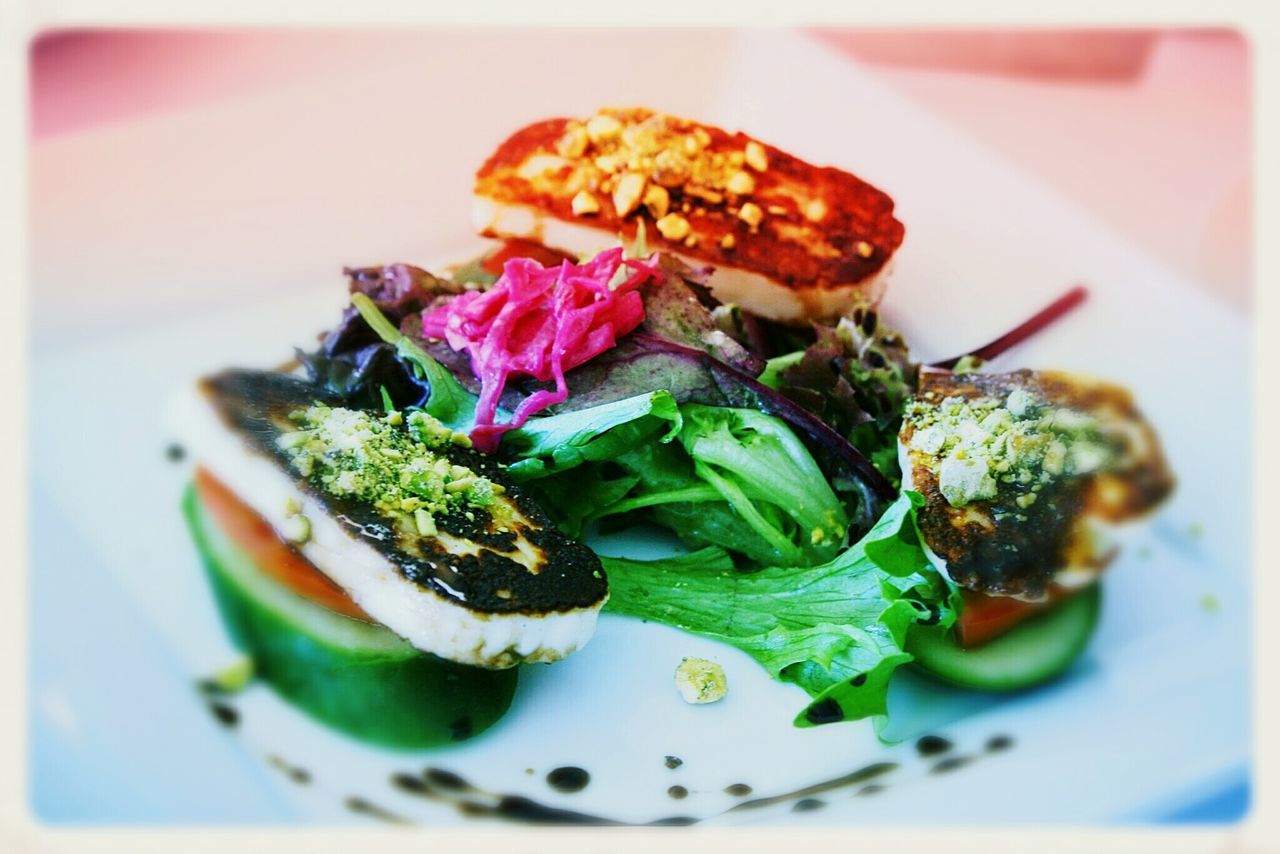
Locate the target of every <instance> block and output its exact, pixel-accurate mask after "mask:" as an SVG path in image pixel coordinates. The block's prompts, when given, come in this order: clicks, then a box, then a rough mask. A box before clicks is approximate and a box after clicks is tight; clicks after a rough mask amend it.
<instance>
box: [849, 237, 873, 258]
mask: <svg viewBox="0 0 1280 854" xmlns="http://www.w3.org/2000/svg"><path fill="white" fill-rule="evenodd" d="M853 251H855V252H857V253H858V254H859V255H860V256H862V257H863V258H870V257H871V256H872V255H874V254H875V251H876V249H875V247H874V246H872V245H871V244H870V243H868V242H867V241H865V240H859V241H858V242H857V243H855V244H853Z"/></svg>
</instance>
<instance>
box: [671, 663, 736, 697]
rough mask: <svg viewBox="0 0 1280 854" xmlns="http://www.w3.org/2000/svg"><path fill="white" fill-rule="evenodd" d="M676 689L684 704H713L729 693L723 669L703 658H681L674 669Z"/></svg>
mask: <svg viewBox="0 0 1280 854" xmlns="http://www.w3.org/2000/svg"><path fill="white" fill-rule="evenodd" d="M676 689H677V690H678V691H679V692H680V696H681V697H683V698H684V701H685V702H686V703H691V704H700V703H714V702H716V701H717V700H722V699H724V695H725V694H727V693H728V692H729V681H728V679H726V678H725V675H724V668H723V667H721V666H720V665H719V664H716V663H715V662H714V661H707V660H706V659H705V658H682V659H681V660H680V665H679V666H678V667H677V668H676Z"/></svg>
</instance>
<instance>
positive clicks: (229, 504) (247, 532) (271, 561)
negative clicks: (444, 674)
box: [195, 467, 374, 623]
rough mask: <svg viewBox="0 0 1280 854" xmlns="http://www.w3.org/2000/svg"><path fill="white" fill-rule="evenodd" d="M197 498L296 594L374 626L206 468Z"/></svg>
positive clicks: (239, 543)
mask: <svg viewBox="0 0 1280 854" xmlns="http://www.w3.org/2000/svg"><path fill="white" fill-rule="evenodd" d="M195 485H196V495H198V496H199V498H200V503H201V504H202V505H203V506H204V507H205V509H207V510H208V511H209V514H210V515H211V516H213V518H214V519H215V520H216V521H217V523H218V526H219V527H220V528H221V529H222V531H223V533H225V534H226V535H227V536H228V537H229V538H231V540H232V542H234V543H235V544H236V545H237V546H239V547H240V548H241V549H243V550H244V552H245V553H246V554H247V555H248V556H249V557H250V558H252V559H253V562H254V564H255V565H256V566H257V567H258V568H259V569H261V570H262V571H263V572H264V573H266V574H267V575H268V576H270V577H271V578H273V579H275V580H276V581H278V582H280V583H281V584H283V585H284V586H285V587H288V588H289V589H290V590H292V591H293V592H294V593H297V594H298V595H299V596H301V597H303V598H304V599H307V600H309V601H311V602H315V603H316V604H317V605H320V606H322V607H325V608H328V609H329V610H330V611H334V612H336V613H339V614H342V615H343V616H344V617H352V618H354V619H357V620H364V621H365V622H367V623H372V622H374V620H373V619H372V618H370V617H369V615H368V614H366V613H365V612H364V611H363V610H362V609H361V608H360V606H359V605H357V604H356V603H355V602H354V601H352V599H351V597H350V596H348V595H347V593H346V591H345V590H343V589H342V588H341V587H339V586H338V585H337V584H335V583H334V582H333V581H332V580H331V579H330V578H329V576H327V575H325V574H324V573H323V572H321V571H320V570H318V569H316V568H315V565H314V564H313V563H311V561H309V560H307V559H306V558H305V557H304V556H303V555H302V554H301V553H300V552H299V551H298V550H297V549H295V548H294V547H293V546H291V545H289V544H288V543H286V542H285V541H284V540H282V539H280V537H279V535H278V534H276V532H275V530H274V529H273V528H272V527H271V526H270V525H269V524H267V521H266V520H265V519H263V518H262V517H261V516H259V515H258V514H257V513H255V512H254V510H253V509H252V508H251V507H249V506H248V505H247V504H245V503H244V502H243V501H241V500H240V499H239V498H238V497H237V496H236V494H235V493H234V492H232V491H231V490H230V489H228V488H227V487H226V486H225V485H223V483H222V482H221V481H219V480H218V479H217V478H216V477H214V476H213V475H212V474H211V473H210V472H209V471H208V470H207V469H205V468H201V467H197V468H196V474H195Z"/></svg>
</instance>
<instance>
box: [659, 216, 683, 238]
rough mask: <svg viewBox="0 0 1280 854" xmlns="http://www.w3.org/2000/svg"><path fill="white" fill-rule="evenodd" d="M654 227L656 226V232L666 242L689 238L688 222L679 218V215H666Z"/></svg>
mask: <svg viewBox="0 0 1280 854" xmlns="http://www.w3.org/2000/svg"><path fill="white" fill-rule="evenodd" d="M654 225H656V226H657V228H658V232H659V233H660V234H661V235H662V236H663V237H665V238H666V239H667V240H672V241H675V240H684V239H685V238H686V237H688V236H689V230H690V229H689V220H687V219H685V218H684V217H682V216H680V214H667V215H666V216H664V217H663V218H662V219H660V220H658V221H657V222H656V223H654Z"/></svg>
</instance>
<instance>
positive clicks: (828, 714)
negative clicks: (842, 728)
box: [804, 697, 844, 724]
mask: <svg viewBox="0 0 1280 854" xmlns="http://www.w3.org/2000/svg"><path fill="white" fill-rule="evenodd" d="M804 717H805V720H807V721H808V722H809V723H811V724H834V723H838V722H839V721H842V720H844V709H842V708H840V704H839V703H837V702H836V701H835V700H833V699H832V698H830V697H827V698H826V699H825V700H819V701H818V702H816V703H814V704H813V705H812V706H810V707H809V708H807V709H805V712H804Z"/></svg>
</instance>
